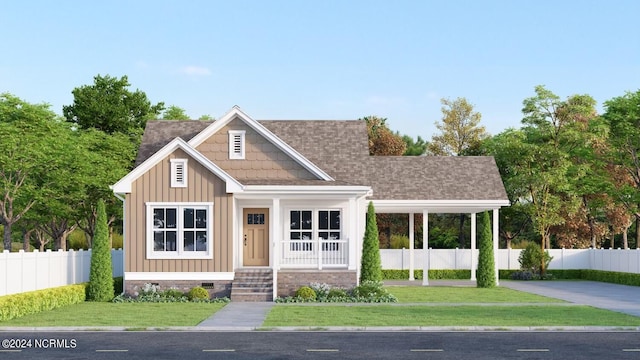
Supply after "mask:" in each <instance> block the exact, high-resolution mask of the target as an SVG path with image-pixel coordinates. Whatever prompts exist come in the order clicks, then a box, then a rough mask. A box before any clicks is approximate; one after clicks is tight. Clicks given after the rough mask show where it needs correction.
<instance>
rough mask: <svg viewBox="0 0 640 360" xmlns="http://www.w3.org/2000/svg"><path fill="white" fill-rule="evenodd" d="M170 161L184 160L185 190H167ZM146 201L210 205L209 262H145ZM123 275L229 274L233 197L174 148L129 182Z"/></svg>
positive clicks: (196, 164) (214, 176)
mask: <svg viewBox="0 0 640 360" xmlns="http://www.w3.org/2000/svg"><path fill="white" fill-rule="evenodd" d="M171 159H188V163H187V171H188V173H187V181H188V185H187V187H186V188H172V187H171V177H170V171H171V164H170V160H171ZM147 202H213V229H212V233H213V259H184V260H181V259H147V249H146V246H147V239H146V226H147V221H148V220H147V219H146V206H145V204H146V203H147ZM126 204H127V205H126V212H127V220H126V221H125V227H126V240H125V245H124V247H125V269H127V272H231V271H233V243H232V241H233V239H232V234H233V232H232V228H233V219H232V214H233V198H232V194H227V193H226V185H225V183H224V181H223V180H222V179H220V178H218V177H217V176H216V175H214V174H213V173H211V172H210V171H209V170H207V169H206V168H205V167H203V166H202V165H201V164H200V163H198V162H197V161H196V160H195V159H193V158H191V157H189V156H188V155H187V154H186V153H185V152H184V151H182V150H181V149H177V150H176V151H174V152H173V153H172V154H170V155H169V156H167V157H166V158H165V159H163V160H162V161H160V162H159V163H158V164H156V165H155V166H154V167H153V168H151V169H150V170H149V171H147V172H146V173H145V174H144V175H142V176H140V177H139V178H138V179H137V180H135V182H134V183H133V186H132V189H131V194H127V195H126Z"/></svg>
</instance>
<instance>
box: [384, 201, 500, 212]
mask: <svg viewBox="0 0 640 360" xmlns="http://www.w3.org/2000/svg"><path fill="white" fill-rule="evenodd" d="M372 201H373V205H374V207H375V208H376V213H408V212H418V213H419V212H421V211H422V210H423V209H429V212H431V213H465V214H466V213H473V212H482V211H486V210H492V209H496V208H500V207H502V206H509V205H510V203H509V200H372Z"/></svg>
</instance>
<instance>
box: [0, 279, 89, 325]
mask: <svg viewBox="0 0 640 360" xmlns="http://www.w3.org/2000/svg"><path fill="white" fill-rule="evenodd" d="M85 288H86V284H77V285H67V286H61V287H56V288H51V289H45V290H37V291H29V292H25V293H20V294H14V295H6V296H0V321H4V320H10V319H14V318H17V317H21V316H25V315H30V314H37V313H39V312H42V311H47V310H53V309H56V308H59V307H62V306H67V305H72V304H78V303H81V302H83V301H85V299H86V297H85V291H86V289H85Z"/></svg>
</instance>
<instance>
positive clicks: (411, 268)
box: [409, 212, 415, 281]
mask: <svg viewBox="0 0 640 360" xmlns="http://www.w3.org/2000/svg"><path fill="white" fill-rule="evenodd" d="M413 219H414V215H413V213H412V212H411V213H409V281H413V280H415V279H414V278H413V247H414V246H413V242H414V240H415V239H414V238H415V234H414V226H413Z"/></svg>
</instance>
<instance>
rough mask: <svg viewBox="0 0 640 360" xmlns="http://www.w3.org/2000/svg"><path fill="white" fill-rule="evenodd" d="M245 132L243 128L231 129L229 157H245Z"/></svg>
mask: <svg viewBox="0 0 640 360" xmlns="http://www.w3.org/2000/svg"><path fill="white" fill-rule="evenodd" d="M244 134H245V132H244V131H242V130H229V159H244Z"/></svg>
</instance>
